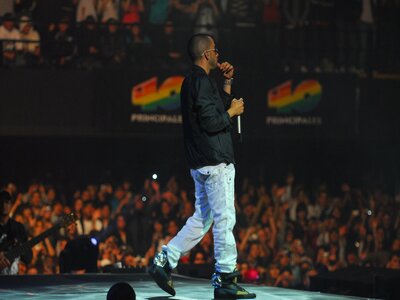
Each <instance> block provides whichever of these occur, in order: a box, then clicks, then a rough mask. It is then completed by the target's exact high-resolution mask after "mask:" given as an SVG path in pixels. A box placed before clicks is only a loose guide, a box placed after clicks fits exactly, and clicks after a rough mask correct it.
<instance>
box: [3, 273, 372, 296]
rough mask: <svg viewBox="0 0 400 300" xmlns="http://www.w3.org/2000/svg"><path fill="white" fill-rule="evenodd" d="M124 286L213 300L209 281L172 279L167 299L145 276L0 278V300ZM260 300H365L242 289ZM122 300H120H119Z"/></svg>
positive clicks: (140, 291)
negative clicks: (172, 282)
mask: <svg viewBox="0 0 400 300" xmlns="http://www.w3.org/2000/svg"><path fill="white" fill-rule="evenodd" d="M120 281H125V282H128V283H129V284H130V285H131V286H132V287H133V288H134V290H135V292H136V299H146V300H147V299H149V300H167V299H171V300H172V299H174V300H194V299H196V300H202V299H213V298H214V297H213V289H212V287H211V285H210V282H209V280H204V279H197V278H190V277H184V276H179V275H174V284H175V290H176V296H175V297H170V296H169V295H168V294H166V293H164V292H163V291H162V290H161V289H159V288H158V286H157V285H156V284H155V283H154V282H153V281H152V280H151V278H150V277H149V276H148V275H147V274H86V275H32V276H0V299H1V300H10V299H11V300H20V299H32V300H33V299H35V300H36V299H38V300H39V299H40V300H47V299H79V300H89V299H91V300H92V299H93V300H94V299H96V300H99V299H106V295H107V291H108V289H109V288H110V287H111V286H112V285H113V284H114V283H116V282H120ZM244 286H245V287H246V288H248V289H249V290H250V291H252V292H255V293H256V294H257V299H261V300H272V299H281V300H285V299H286V300H292V299H293V300H294V299H296V300H308V299H315V300H316V299H318V300H339V299H340V300H344V299H366V298H359V297H347V296H342V295H331V294H322V293H318V292H306V291H297V290H290V289H282V288H273V287H262V286H256V285H244ZM121 300H122V299H121Z"/></svg>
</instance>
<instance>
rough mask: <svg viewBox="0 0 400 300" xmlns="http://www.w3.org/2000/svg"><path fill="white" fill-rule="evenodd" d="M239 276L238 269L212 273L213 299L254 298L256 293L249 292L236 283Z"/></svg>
mask: <svg viewBox="0 0 400 300" xmlns="http://www.w3.org/2000/svg"><path fill="white" fill-rule="evenodd" d="M239 276H240V273H239V272H238V271H235V272H232V273H218V272H216V273H214V275H213V276H212V285H213V287H214V299H254V298H255V297H256V294H254V293H249V292H248V291H246V290H245V289H244V288H242V287H241V286H240V285H238V284H237V278H238V277H239Z"/></svg>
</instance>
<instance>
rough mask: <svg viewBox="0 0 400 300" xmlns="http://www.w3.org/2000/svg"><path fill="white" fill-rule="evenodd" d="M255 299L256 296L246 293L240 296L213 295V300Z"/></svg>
mask: <svg viewBox="0 0 400 300" xmlns="http://www.w3.org/2000/svg"><path fill="white" fill-rule="evenodd" d="M254 298H256V294H254V293H248V294H242V295H237V294H219V295H217V294H215V293H214V299H254Z"/></svg>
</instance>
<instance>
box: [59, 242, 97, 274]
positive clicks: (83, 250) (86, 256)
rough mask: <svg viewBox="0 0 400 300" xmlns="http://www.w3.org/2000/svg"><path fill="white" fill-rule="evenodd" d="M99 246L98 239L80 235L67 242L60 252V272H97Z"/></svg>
mask: <svg viewBox="0 0 400 300" xmlns="http://www.w3.org/2000/svg"><path fill="white" fill-rule="evenodd" d="M98 256H99V247H98V245H97V240H96V239H94V238H91V237H88V236H80V237H77V238H76V239H73V240H71V241H69V242H68V243H67V245H66V246H65V248H64V250H63V251H61V253H60V273H71V272H72V271H76V270H85V273H97V271H98V270H97V258H98Z"/></svg>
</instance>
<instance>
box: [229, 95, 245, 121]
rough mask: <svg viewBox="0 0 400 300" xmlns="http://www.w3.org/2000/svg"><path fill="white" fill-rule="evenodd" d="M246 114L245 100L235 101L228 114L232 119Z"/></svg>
mask: <svg viewBox="0 0 400 300" xmlns="http://www.w3.org/2000/svg"><path fill="white" fill-rule="evenodd" d="M243 112H244V102H243V98H240V99H236V98H235V99H233V100H232V102H231V107H230V108H229V109H228V114H229V116H230V117H231V118H232V117H234V116H239V115H241V114H242V113H243Z"/></svg>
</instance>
